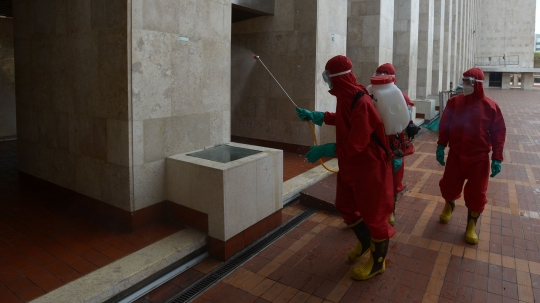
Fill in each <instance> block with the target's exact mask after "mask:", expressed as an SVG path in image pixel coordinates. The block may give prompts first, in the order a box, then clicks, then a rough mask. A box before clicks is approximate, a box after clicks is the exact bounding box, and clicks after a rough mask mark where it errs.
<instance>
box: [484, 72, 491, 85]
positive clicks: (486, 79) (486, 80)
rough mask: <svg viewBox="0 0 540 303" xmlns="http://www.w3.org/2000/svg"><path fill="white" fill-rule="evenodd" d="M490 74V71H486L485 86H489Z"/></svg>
mask: <svg viewBox="0 0 540 303" xmlns="http://www.w3.org/2000/svg"><path fill="white" fill-rule="evenodd" d="M489 76H490V73H484V88H486V87H489Z"/></svg>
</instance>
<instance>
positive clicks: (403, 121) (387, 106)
mask: <svg viewBox="0 0 540 303" xmlns="http://www.w3.org/2000/svg"><path fill="white" fill-rule="evenodd" d="M394 79H395V78H394V76H390V75H381V76H373V77H371V85H369V86H368V87H367V91H368V93H369V94H370V95H372V96H373V103H374V104H375V108H376V109H377V112H378V113H379V116H380V117H381V120H382V122H383V124H384V132H385V134H386V136H387V137H388V140H389V147H390V149H391V151H392V158H394V159H396V158H402V157H404V156H408V155H411V154H413V153H414V145H413V144H412V141H411V140H412V139H413V138H414V136H415V135H416V133H417V132H418V131H416V133H415V134H414V135H412V136H411V135H410V133H411V132H410V131H409V128H411V126H410V124H411V123H412V122H411V118H410V114H409V108H408V107H407V102H405V98H404V97H403V93H402V92H401V90H400V89H399V88H398V87H397V86H396V85H395V84H394ZM412 125H414V124H412ZM404 131H405V132H404Z"/></svg>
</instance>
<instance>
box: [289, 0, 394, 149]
mask: <svg viewBox="0 0 540 303" xmlns="http://www.w3.org/2000/svg"><path fill="white" fill-rule="evenodd" d="M384 1H388V0H384ZM295 2H297V1H295ZM317 3H318V4H317V12H316V15H314V16H313V17H315V18H316V25H317V26H316V28H317V29H316V38H317V42H316V43H317V44H316V52H315V55H316V58H315V75H314V76H315V79H316V81H315V109H316V110H318V111H323V112H324V111H334V110H335V108H336V103H335V100H334V99H333V98H329V95H328V86H327V85H326V83H324V81H323V79H322V72H323V71H324V66H325V65H326V62H327V61H328V60H329V59H330V58H332V57H334V56H336V55H341V54H344V53H346V52H347V36H348V34H347V19H344V18H343V16H345V15H347V1H346V0H338V1H326V0H317ZM296 5H298V3H297V4H296ZM302 7H306V8H308V7H309V5H303V6H302ZM296 18H298V19H296ZM295 20H298V21H296V22H299V21H300V20H303V18H302V17H295ZM364 21H367V20H364ZM305 26H308V25H307V24H305ZM375 28H377V30H374V31H373V32H378V28H379V26H375ZM362 37H363V38H368V39H369V38H370V37H369V36H366V35H363V36H362ZM298 41H301V38H300V39H299V40H298ZM390 45H392V43H391V42H390ZM293 53H296V52H295V51H293ZM353 66H354V62H353ZM292 81H293V82H294V81H295V80H292ZM364 83H365V82H364ZM289 110H290V109H289ZM300 122H302V121H300ZM317 130H318V131H320V138H321V139H320V141H321V143H322V144H324V143H328V142H335V140H336V131H335V129H334V128H333V127H321V128H318V129H317Z"/></svg>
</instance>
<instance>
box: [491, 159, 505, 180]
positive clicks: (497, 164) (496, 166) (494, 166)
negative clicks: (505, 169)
mask: <svg viewBox="0 0 540 303" xmlns="http://www.w3.org/2000/svg"><path fill="white" fill-rule="evenodd" d="M501 169H502V163H501V161H499V160H491V175H489V176H490V177H491V178H493V177H495V176H496V175H497V174H498V173H500V172H501Z"/></svg>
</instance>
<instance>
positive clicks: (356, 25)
mask: <svg viewBox="0 0 540 303" xmlns="http://www.w3.org/2000/svg"><path fill="white" fill-rule="evenodd" d="M349 4H350V10H349V19H348V29H347V57H349V59H351V61H352V63H353V72H354V74H355V75H356V78H357V80H358V82H359V83H362V84H365V85H369V79H370V78H371V76H372V75H373V73H374V72H375V70H376V69H377V67H379V65H381V64H383V63H387V62H392V59H393V58H392V54H393V47H394V45H393V39H394V1H393V0H350V1H349Z"/></svg>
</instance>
